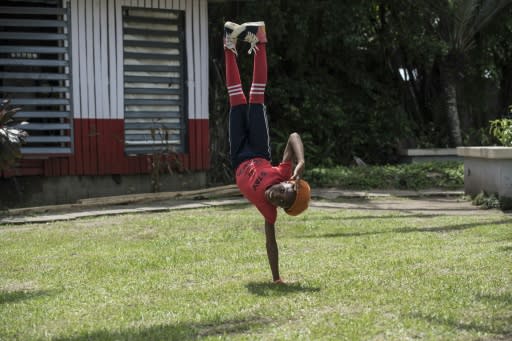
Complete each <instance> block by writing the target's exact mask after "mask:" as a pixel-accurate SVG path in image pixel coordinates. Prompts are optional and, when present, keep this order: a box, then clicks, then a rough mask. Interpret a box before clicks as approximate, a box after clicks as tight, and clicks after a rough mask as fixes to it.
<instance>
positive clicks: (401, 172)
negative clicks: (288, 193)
mask: <svg viewBox="0 0 512 341" xmlns="http://www.w3.org/2000/svg"><path fill="white" fill-rule="evenodd" d="M305 177H306V178H307V179H308V181H310V182H311V183H312V184H313V185H315V186H318V187H330V186H336V187H339V188H344V189H409V190H419V189H427V188H444V189H453V188H460V187H462V186H463V185H464V165H463V164H462V163H461V162H428V163H413V164H401V165H386V166H366V167H343V166H337V167H333V168H313V169H311V170H308V171H306V174H305Z"/></svg>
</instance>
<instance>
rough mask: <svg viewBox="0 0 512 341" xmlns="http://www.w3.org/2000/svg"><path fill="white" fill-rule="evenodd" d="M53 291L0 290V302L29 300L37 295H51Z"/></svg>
mask: <svg viewBox="0 0 512 341" xmlns="http://www.w3.org/2000/svg"><path fill="white" fill-rule="evenodd" d="M54 293H55V292H54V291H48V290H37V291H27V290H18V291H0V304H5V303H16V302H19V301H25V300H30V299H34V298H38V297H44V296H51V295H53V294H54Z"/></svg>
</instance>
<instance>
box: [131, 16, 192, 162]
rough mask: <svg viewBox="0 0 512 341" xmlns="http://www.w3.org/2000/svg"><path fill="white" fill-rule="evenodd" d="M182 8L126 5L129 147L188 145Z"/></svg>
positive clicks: (148, 149) (150, 149)
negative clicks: (165, 8)
mask: <svg viewBox="0 0 512 341" xmlns="http://www.w3.org/2000/svg"><path fill="white" fill-rule="evenodd" d="M183 32H184V22H183V12H181V11H171V10H156V9H145V8H131V7H130V8H128V7H125V8H123V40H124V48H123V55H124V109H125V112H124V115H125V124H124V127H125V128H124V129H125V152H126V153H127V154H128V155H133V154H148V153H154V152H157V151H172V152H183V151H184V149H185V136H186V115H185V96H186V94H185V87H184V79H185V73H184V72H185V70H186V67H185V65H184V64H185V60H186V59H185V56H184V54H185V52H184V51H185V48H184V33H183Z"/></svg>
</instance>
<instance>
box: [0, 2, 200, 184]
mask: <svg viewBox="0 0 512 341" xmlns="http://www.w3.org/2000/svg"><path fill="white" fill-rule="evenodd" d="M65 3H66V5H67V6H69V7H70V9H71V62H72V67H71V70H72V89H73V92H72V98H73V107H72V112H73V124H74V129H73V133H74V141H75V144H74V151H73V154H72V155H70V156H69V157H60V158H56V157H52V156H49V158H48V159H46V160H30V159H25V160H22V162H21V166H20V167H19V168H17V169H15V170H13V171H11V172H6V173H5V174H6V175H36V174H44V175H52V176H59V175H106V174H136V173H146V172H148V160H147V157H146V156H137V157H130V156H127V155H126V154H125V150H124V84H123V27H122V15H123V13H122V8H123V6H130V7H143V8H157V9H169V10H180V11H184V15H185V38H186V56H187V79H186V83H185V84H186V89H187V107H186V110H187V116H188V134H187V140H186V144H187V146H186V151H185V153H183V154H180V155H179V160H180V161H181V163H182V164H183V166H184V168H186V169H188V170H206V169H207V168H208V167H209V133H208V116H209V115H208V17H207V15H208V13H207V10H208V6H207V5H208V4H207V0H69V1H68V2H65Z"/></svg>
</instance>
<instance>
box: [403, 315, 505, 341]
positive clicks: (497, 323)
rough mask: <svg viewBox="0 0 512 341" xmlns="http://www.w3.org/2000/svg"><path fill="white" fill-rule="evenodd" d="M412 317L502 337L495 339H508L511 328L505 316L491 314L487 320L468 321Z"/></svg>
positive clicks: (449, 318) (454, 318)
mask: <svg viewBox="0 0 512 341" xmlns="http://www.w3.org/2000/svg"><path fill="white" fill-rule="evenodd" d="M411 317H412V318H415V319H422V320H425V321H427V322H428V323H430V324H437V325H443V326H447V327H449V328H454V329H456V330H465V331H468V332H476V333H486V334H497V336H500V337H503V339H502V338H498V339H497V340H510V339H509V338H508V337H510V336H511V335H512V328H511V326H510V323H509V318H508V317H507V316H493V317H492V319H490V320H489V321H469V322H461V321H460V320H459V319H457V318H456V317H444V318H443V317H439V316H431V315H427V314H413V315H411Z"/></svg>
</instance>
